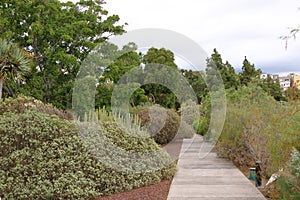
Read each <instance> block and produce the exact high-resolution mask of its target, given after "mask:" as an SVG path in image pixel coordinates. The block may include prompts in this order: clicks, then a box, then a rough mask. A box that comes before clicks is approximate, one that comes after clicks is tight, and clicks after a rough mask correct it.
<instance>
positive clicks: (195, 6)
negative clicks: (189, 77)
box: [104, 0, 300, 73]
mask: <svg viewBox="0 0 300 200" xmlns="http://www.w3.org/2000/svg"><path fill="white" fill-rule="evenodd" d="M298 7H300V1H298V0H263V1H261V0H226V1H225V0H185V1H182V0H181V1H180V0H126V1H120V0H107V3H106V5H104V8H105V9H107V10H108V11H109V14H117V15H119V16H120V18H121V23H124V22H128V23H129V25H128V26H127V27H126V30H134V29H139V28H163V29H169V30H172V31H177V32H179V33H181V34H184V35H186V36H187V37H189V38H191V39H192V40H194V41H196V42H197V43H198V44H199V45H201V46H202V47H203V48H204V49H205V50H206V51H207V53H208V54H211V53H212V50H213V48H217V50H218V51H219V52H220V53H221V55H222V57H223V58H224V60H228V61H229V62H230V63H232V64H233V65H234V66H235V67H236V68H239V67H240V66H241V63H242V61H243V59H244V56H247V58H248V59H249V60H250V61H251V62H253V63H254V64H255V65H256V66H257V67H259V68H261V69H262V70H263V71H265V72H270V73H273V72H276V71H278V72H283V71H300V56H299V54H300V39H299V40H296V41H292V40H291V41H289V46H288V49H287V51H285V48H284V47H285V43H284V41H282V40H280V39H279V36H281V35H283V34H286V33H288V30H287V27H291V26H297V25H298V24H300V11H299V10H298V9H297V8H298ZM298 68H299V69H298Z"/></svg>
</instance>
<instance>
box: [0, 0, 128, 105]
mask: <svg viewBox="0 0 300 200" xmlns="http://www.w3.org/2000/svg"><path fill="white" fill-rule="evenodd" d="M103 3H104V1H102V0H81V1H79V2H77V3H72V2H67V3H63V2H60V1H58V0H24V1H19V0H2V1H1V2H0V18H1V22H0V34H1V35H2V36H3V37H6V38H8V39H11V40H12V41H14V42H17V43H19V44H20V46H21V47H23V48H25V50H27V51H28V52H30V53H31V54H32V55H33V56H34V63H35V66H36V68H34V69H35V71H34V72H33V73H32V74H31V75H30V76H28V78H29V79H30V80H28V81H27V84H26V85H20V87H19V88H15V89H17V90H20V91H21V92H23V93H26V94H32V95H36V97H39V98H41V100H43V101H44V102H51V103H53V104H54V105H56V106H58V107H62V108H69V107H71V95H69V94H70V93H72V88H73V84H74V79H75V77H76V75H77V72H78V69H79V67H80V63H81V62H82V61H83V60H84V59H85V58H86V57H87V55H88V54H89V53H90V52H91V50H92V49H93V48H94V47H95V46H96V45H98V44H99V43H101V42H103V41H104V40H106V39H107V38H108V37H109V36H111V35H116V34H121V33H123V32H124V30H123V27H124V26H123V25H117V22H118V21H119V17H118V16H117V15H110V16H109V15H108V12H107V11H106V10H104V9H103V7H102V4H103Z"/></svg>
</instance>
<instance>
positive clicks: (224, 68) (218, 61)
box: [211, 49, 239, 89]
mask: <svg viewBox="0 0 300 200" xmlns="http://www.w3.org/2000/svg"><path fill="white" fill-rule="evenodd" d="M211 61H213V62H214V64H215V65H216V69H217V70H218V71H219V73H220V74H221V76H222V80H223V83H224V86H225V89H229V88H235V89H236V88H237V87H238V86H239V77H238V75H237V74H236V72H235V69H234V68H233V67H232V65H231V64H230V63H229V62H228V61H226V62H225V63H224V62H223V60H222V56H221V54H220V53H219V52H218V51H217V49H214V51H213V54H212V55H211Z"/></svg>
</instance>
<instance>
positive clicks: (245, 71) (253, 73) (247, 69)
mask: <svg viewBox="0 0 300 200" xmlns="http://www.w3.org/2000/svg"><path fill="white" fill-rule="evenodd" d="M259 73H260V70H256V69H255V66H254V64H251V63H250V62H249V61H248V59H247V57H246V56H245V59H244V61H243V66H242V73H240V80H241V84H242V85H247V84H248V83H250V82H251V80H252V79H253V78H258V75H259Z"/></svg>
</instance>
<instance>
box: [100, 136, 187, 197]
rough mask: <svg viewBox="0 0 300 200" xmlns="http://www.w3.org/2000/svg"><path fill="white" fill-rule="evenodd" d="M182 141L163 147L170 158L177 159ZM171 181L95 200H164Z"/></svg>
mask: <svg viewBox="0 0 300 200" xmlns="http://www.w3.org/2000/svg"><path fill="white" fill-rule="evenodd" d="M181 144H182V140H177V141H176V142H172V143H170V144H168V145H167V146H165V147H164V148H165V150H166V151H167V152H168V153H169V154H170V156H171V157H172V158H174V159H175V158H178V157H179V153H180V149H181ZM171 183H172V180H165V181H162V182H160V183H158V184H155V185H150V186H146V187H142V188H137V189H133V190H130V191H127V192H122V193H119V194H115V195H112V196H106V197H100V198H96V200H166V199H167V197H168V193H169V190H170V186H171Z"/></svg>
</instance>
